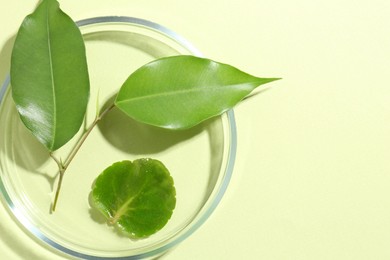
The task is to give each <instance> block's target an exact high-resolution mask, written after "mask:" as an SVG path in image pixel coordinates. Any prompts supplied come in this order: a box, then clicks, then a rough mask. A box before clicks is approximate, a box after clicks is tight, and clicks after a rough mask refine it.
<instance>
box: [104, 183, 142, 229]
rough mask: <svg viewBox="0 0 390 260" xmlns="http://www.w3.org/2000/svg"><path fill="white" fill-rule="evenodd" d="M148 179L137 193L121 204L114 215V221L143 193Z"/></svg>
mask: <svg viewBox="0 0 390 260" xmlns="http://www.w3.org/2000/svg"><path fill="white" fill-rule="evenodd" d="M147 183H148V182H147V181H146V182H144V183H143V185H142V187H141V188H140V189H139V191H138V192H137V194H135V195H133V196H130V197H129V198H128V199H127V200H126V201H125V203H123V204H122V206H120V208H119V209H118V210H117V211H116V212H115V214H114V217H113V218H112V221H111V222H112V223H116V222H117V221H118V220H119V219H120V218H121V217H122V216H123V215H124V214H125V213H126V211H127V210H128V207H129V205H130V204H131V203H132V202H133V201H134V200H135V199H136V198H137V197H138V196H139V195H140V194H141V192H142V191H143V190H144V188H145V186H146V185H147Z"/></svg>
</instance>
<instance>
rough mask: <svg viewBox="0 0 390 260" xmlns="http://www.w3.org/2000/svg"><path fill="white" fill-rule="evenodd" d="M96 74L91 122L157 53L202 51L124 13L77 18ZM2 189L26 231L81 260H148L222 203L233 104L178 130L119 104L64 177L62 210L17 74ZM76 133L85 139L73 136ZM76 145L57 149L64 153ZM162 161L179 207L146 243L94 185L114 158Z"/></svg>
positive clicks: (1, 142)
mask: <svg viewBox="0 0 390 260" xmlns="http://www.w3.org/2000/svg"><path fill="white" fill-rule="evenodd" d="M77 24H78V26H79V27H80V30H81V32H82V34H83V37H84V40H85V44H86V50H87V60H88V66H89V73H90V81H91V97H90V105H89V108H88V114H87V117H86V121H87V124H88V122H90V121H92V120H93V118H94V116H95V113H96V104H99V106H100V107H104V106H106V105H107V104H109V103H110V101H112V100H113V98H114V97H115V93H117V91H118V90H119V88H120V86H121V84H122V83H123V82H124V81H125V79H126V78H127V77H128V76H129V75H130V73H131V72H132V71H134V70H135V69H137V68H138V67H140V66H142V65H144V64H146V63H147V62H149V61H152V60H154V59H156V58H160V57H165V56H172V55H181V54H184V55H196V56H201V53H200V52H199V51H198V50H197V49H196V48H194V47H193V46H192V45H191V44H190V43H189V42H188V41H186V40H185V39H184V38H182V37H180V36H179V35H177V34H176V33H174V32H172V31H170V30H169V29H167V28H165V27H163V26H161V25H158V24H156V23H153V22H150V21H146V20H142V19H138V18H132V17H122V16H107V17H96V18H91V19H85V20H82V21H79V22H78V23H77ZM0 102H1V103H0V124H1V129H2V131H1V134H0V189H1V193H2V199H3V202H4V204H6V205H7V207H8V208H9V211H10V213H11V214H12V215H13V216H14V219H15V221H17V222H18V223H19V224H20V225H21V226H22V229H23V230H24V231H25V232H27V233H28V234H30V235H31V236H32V237H34V238H35V239H36V240H37V241H39V242H40V243H41V244H42V245H43V246H44V247H47V248H48V249H50V250H53V251H54V252H57V253H58V254H60V255H65V256H67V257H69V258H81V259H149V258H152V257H156V256H159V255H161V254H163V253H165V252H166V251H167V250H169V249H171V248H172V247H174V246H175V245H177V244H178V243H180V242H181V241H183V240H184V239H185V238H187V237H188V236H190V235H191V234H192V233H193V232H194V231H195V230H196V229H198V228H199V227H200V226H201V225H202V223H204V222H205V221H206V220H207V219H208V217H209V216H210V214H211V213H212V212H213V211H214V209H215V208H216V207H217V205H218V204H219V202H220V200H221V198H222V197H223V194H224V192H225V190H226V188H227V186H228V184H229V181H230V179H231V175H232V171H233V165H234V160H235V153H236V129H235V120H234V114H233V111H228V112H227V113H224V114H223V115H222V116H220V117H216V118H213V119H211V120H208V121H206V122H204V123H202V124H200V125H198V126H196V127H194V128H192V129H189V130H185V131H170V130H164V129H159V128H156V127H152V126H147V125H144V124H140V123H137V122H135V121H132V120H131V119H128V118H127V117H125V116H123V114H122V113H120V112H119V111H116V110H113V111H111V112H110V114H108V115H107V116H106V117H105V118H104V120H102V121H101V122H100V123H99V125H98V128H97V129H94V130H93V132H92V134H91V135H90V136H89V137H88V139H87V141H86V142H85V143H84V145H83V147H82V148H81V149H80V151H79V153H78V154H77V156H76V158H75V159H74V160H73V162H72V164H71V165H70V167H69V168H68V171H67V173H66V175H65V177H64V181H63V185H62V189H61V194H60V198H59V201H58V205H57V210H56V212H55V213H51V212H50V207H51V203H52V200H53V197H54V193H55V189H56V185H57V178H58V176H57V169H56V164H55V162H54V161H53V160H51V159H50V158H49V155H48V151H47V150H46V149H45V148H44V147H43V146H42V145H41V144H40V143H38V142H37V141H36V140H35V138H34V137H33V136H32V135H31V134H30V132H28V130H27V129H26V128H25V127H24V125H23V124H22V123H21V121H20V119H19V116H18V114H17V111H16V109H15V106H14V104H13V101H12V97H11V93H10V80H9V77H8V78H7V79H6V80H5V81H4V83H3V86H2V88H1V90H0ZM75 139H77V137H76V138H75ZM72 145H73V143H72V142H70V143H69V144H67V145H65V146H64V147H63V148H61V149H59V150H58V151H56V155H57V156H59V157H63V158H64V157H66V155H67V152H68V151H69V149H70V148H71V147H72ZM141 157H148V158H155V159H158V160H160V161H162V162H164V164H165V165H166V166H167V168H168V169H169V170H170V172H171V175H172V177H173V178H174V181H175V187H176V192H177V204H176V208H175V210H174V212H173V215H172V218H171V220H170V221H169V222H168V223H167V225H166V226H165V227H164V228H163V229H162V230H160V231H159V232H157V233H156V234H154V235H152V236H150V237H148V238H145V239H140V240H131V239H129V238H128V237H124V236H121V235H120V234H118V233H117V232H115V230H114V229H113V228H112V227H109V226H108V225H107V224H106V223H105V220H104V219H103V218H102V216H101V215H100V213H98V212H97V211H95V210H94V209H93V208H91V207H90V204H89V195H90V192H91V186H92V184H93V181H94V180H95V178H96V177H97V176H98V175H99V173H100V172H101V171H102V170H103V169H105V168H106V167H107V166H109V165H111V164H112V163H114V162H116V161H121V160H135V159H137V158H141Z"/></svg>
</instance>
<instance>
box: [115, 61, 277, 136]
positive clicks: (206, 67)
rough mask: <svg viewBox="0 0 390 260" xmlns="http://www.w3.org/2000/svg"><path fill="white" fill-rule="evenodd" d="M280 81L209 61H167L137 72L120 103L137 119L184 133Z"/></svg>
mask: <svg viewBox="0 0 390 260" xmlns="http://www.w3.org/2000/svg"><path fill="white" fill-rule="evenodd" d="M274 80H277V79H276V78H258V77H254V76H251V75H249V74H247V73H244V72H242V71H240V70H238V69H236V68H234V67H232V66H230V65H226V64H222V63H218V62H215V61H212V60H209V59H203V58H197V57H194V56H185V55H181V56H173V57H166V58H162V59H158V60H155V61H152V62H150V63H148V64H146V65H144V66H143V67H141V68H140V69H138V70H136V71H135V72H134V73H133V74H131V75H130V76H129V78H128V79H127V80H126V81H125V83H124V84H123V86H122V87H121V89H120V91H119V93H118V96H117V98H116V101H115V105H116V106H117V107H118V108H119V109H121V110H122V111H123V112H125V113H126V114H127V115H128V116H130V117H132V118H133V119H135V120H137V121H140V122H143V123H147V124H151V125H155V126H159V127H163V128H170V129H184V128H190V127H192V126H194V125H196V124H199V123H200V122H202V121H204V120H206V119H208V118H211V117H214V116H217V115H220V114H222V113H223V112H225V111H226V110H228V109H230V108H232V107H233V106H235V105H236V104H237V103H238V102H240V101H241V100H242V99H243V98H244V97H245V96H247V95H248V94H249V93H250V92H251V91H253V90H254V89H255V88H256V87H258V86H260V85H262V84H265V83H268V82H271V81H274Z"/></svg>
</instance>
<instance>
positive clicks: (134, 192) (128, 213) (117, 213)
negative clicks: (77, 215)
mask: <svg viewBox="0 0 390 260" xmlns="http://www.w3.org/2000/svg"><path fill="white" fill-rule="evenodd" d="M91 195H92V196H91V198H92V201H91V204H92V207H94V208H96V209H97V210H99V211H100V212H101V213H102V214H103V215H104V216H105V217H106V218H107V222H108V224H111V225H114V226H117V227H118V228H119V229H120V230H121V231H122V232H123V233H125V234H126V235H128V236H129V237H131V238H134V239H139V238H145V237H148V236H150V235H152V234H154V233H156V232H157V231H159V230H160V229H162V228H163V227H164V226H165V224H166V223H167V222H168V220H169V219H170V218H171V215H172V213H173V210H174V208H175V206H176V190H175V187H174V182H173V179H172V177H171V175H170V173H169V171H168V170H167V168H166V167H165V166H164V165H163V164H162V163H161V162H160V161H158V160H154V159H138V160H135V161H133V162H131V161H127V160H126V161H121V162H117V163H114V164H113V165H111V166H110V167H108V168H107V169H105V170H104V171H103V172H102V173H101V174H100V175H99V176H98V177H97V179H96V181H95V183H94V186H93V188H92V194H91Z"/></svg>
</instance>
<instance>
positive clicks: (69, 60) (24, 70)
mask: <svg viewBox="0 0 390 260" xmlns="http://www.w3.org/2000/svg"><path fill="white" fill-rule="evenodd" d="M275 80H277V78H259V77H255V76H252V75H249V74H247V73H245V72H243V71H240V70H238V69H237V68H234V67H232V66H230V65H227V64H223V63H219V62H215V61H212V60H209V59H205V58H199V57H194V56H185V55H179V56H173V57H165V58H161V59H157V60H154V61H152V62H150V63H148V64H146V65H144V66H142V67H141V68H139V69H138V70H136V71H135V72H133V73H132V74H130V76H129V77H128V78H127V80H126V81H125V82H124V83H123V85H122V86H121V87H120V88H118V94H117V96H116V99H115V101H114V103H113V104H111V106H109V108H108V109H106V110H104V111H103V112H102V113H100V114H98V116H97V117H96V119H95V120H94V121H93V123H92V124H91V126H89V127H88V128H87V129H86V131H85V132H84V134H83V135H82V137H81V138H80V140H79V141H78V142H77V144H76V145H75V147H74V148H73V150H72V151H71V152H70V154H69V155H68V156H67V158H66V160H65V161H63V160H62V159H61V158H56V157H55V156H54V154H53V152H54V151H56V150H57V149H59V148H60V147H62V146H63V145H65V144H66V143H68V142H69V141H70V140H71V139H72V138H74V136H75V135H76V133H77V132H78V131H79V130H80V128H81V126H82V124H83V121H84V118H85V114H86V110H87V105H88V101H89V94H90V81H89V74H88V65H87V60H86V51H85V45H84V41H83V37H82V34H81V32H80V30H79V28H78V27H77V26H76V24H75V22H74V21H73V20H72V19H71V18H70V17H69V16H68V15H67V14H65V13H64V12H63V11H62V10H61V9H60V8H59V4H58V2H57V1H56V0H43V1H42V2H41V3H40V5H39V6H38V7H37V8H36V10H35V11H34V12H33V13H32V14H30V15H28V16H27V17H26V18H25V20H24V21H23V23H22V25H21V27H20V29H19V31H18V34H17V37H16V40H15V44H14V48H13V52H12V58H11V85H12V96H13V99H14V102H15V104H16V108H17V111H18V113H19V115H20V118H21V120H22V121H23V123H24V125H25V126H26V127H27V128H28V129H29V130H30V131H31V133H32V134H33V135H34V136H35V137H36V138H37V139H38V140H39V141H40V142H41V143H42V144H43V145H44V146H45V147H46V148H47V150H48V153H49V154H50V155H51V157H52V158H53V160H54V161H55V162H56V163H57V165H58V171H59V180H58V185H57V192H56V195H55V198H54V202H53V206H52V211H54V210H55V209H56V205H57V200H58V196H59V193H60V188H61V184H62V180H63V178H64V176H65V173H66V169H67V168H68V166H69V164H70V163H71V162H72V160H73V158H74V157H75V156H76V155H77V152H78V151H79V149H80V147H81V146H82V144H83V143H84V141H85V139H86V138H87V137H88V135H89V134H90V132H91V131H92V130H93V129H94V127H95V126H96V125H97V124H98V123H99V121H101V120H104V117H105V115H106V114H107V113H109V111H110V110H111V109H112V108H114V107H117V108H118V109H120V110H121V111H122V112H123V113H124V114H126V115H127V116H129V117H131V118H133V119H134V120H136V121H138V122H142V123H145V124H150V125H153V126H157V127H162V128H168V129H173V130H177V129H186V128H190V127H193V126H195V125H197V124H199V123H201V122H203V121H205V120H207V119H209V118H212V117H215V116H218V115H221V114H222V113H224V112H225V111H227V110H229V109H231V108H233V107H234V106H235V105H236V104H237V103H239V102H240V101H241V100H243V99H244V98H245V97H246V96H248V95H249V94H250V93H251V92H252V91H253V90H254V89H255V88H257V87H258V86H260V85H263V84H265V83H269V82H272V81H275ZM156 178H157V179H160V181H159V182H158V181H156ZM161 180H164V181H161ZM161 183H164V184H166V185H162V184H161ZM108 184H110V185H108ZM112 185H114V187H116V189H117V190H120V191H121V193H115V192H111V193H110V191H109V190H107V189H106V188H104V187H111V186H112ZM145 189H147V192H146V191H145ZM145 193H146V194H152V195H153V196H155V197H148V199H147V200H145V199H143V198H144V197H143V196H144V194H145ZM161 194H164V196H161ZM93 195H94V196H93V198H94V206H95V207H96V208H97V209H99V210H100V211H101V212H102V213H103V214H104V215H105V216H106V217H107V218H108V219H109V221H108V222H109V223H111V224H117V225H118V226H119V227H120V228H121V229H122V230H124V231H125V232H127V233H128V234H131V235H132V236H134V237H144V236H148V235H150V234H152V233H153V232H156V231H157V230H159V229H161V228H162V227H163V226H164V225H165V223H166V222H167V221H168V219H169V218H170V216H171V214H172V211H173V209H174V207H175V195H176V194H175V189H174V185H173V180H172V181H171V177H170V175H169V172H168V170H166V168H165V167H164V166H163V164H162V163H161V162H159V161H157V160H154V159H140V160H137V161H134V162H129V161H123V162H118V163H114V164H113V165H112V166H110V167H108V168H107V169H106V170H105V171H103V173H102V175H101V176H100V177H98V179H97V181H96V185H95V188H94V190H93ZM152 195H151V196H152ZM161 198H166V200H165V202H163V201H161ZM142 201H154V202H155V203H152V204H150V205H149V204H148V205H147V207H146V208H147V212H143V213H142V212H141V213H142V214H143V216H144V218H145V219H148V218H147V216H154V215H156V214H157V215H158V214H160V215H163V216H166V217H165V218H161V222H160V223H156V218H152V217H150V219H148V221H149V222H148V221H146V222H148V223H149V225H148V224H146V226H147V227H146V228H145V227H143V228H139V227H136V228H129V225H126V224H124V223H129V222H131V223H135V222H136V216H139V214H141V213H140V212H139V211H137V210H136V208H137V205H138V206H140V205H141V204H142V203H141V202H142ZM144 203H146V202H144ZM112 205H116V207H115V208H113V207H112ZM159 205H160V206H159ZM161 205H165V206H164V207H161ZM141 206H142V205H141ZM142 207H144V208H145V205H143V206H142ZM130 226H132V225H130ZM135 226H137V225H135ZM133 227H134V226H133ZM137 230H138V231H137Z"/></svg>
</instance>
